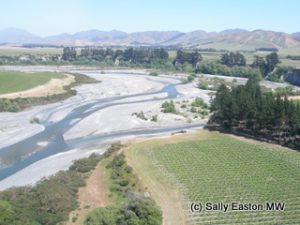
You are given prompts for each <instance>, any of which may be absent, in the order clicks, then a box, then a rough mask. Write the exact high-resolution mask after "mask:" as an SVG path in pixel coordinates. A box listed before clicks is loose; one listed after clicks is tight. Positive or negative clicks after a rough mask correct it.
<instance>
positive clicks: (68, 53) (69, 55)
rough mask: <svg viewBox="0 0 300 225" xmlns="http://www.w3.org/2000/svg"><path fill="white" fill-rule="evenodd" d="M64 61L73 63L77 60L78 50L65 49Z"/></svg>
mask: <svg viewBox="0 0 300 225" xmlns="http://www.w3.org/2000/svg"><path fill="white" fill-rule="evenodd" d="M62 58H63V60H66V61H72V60H75V59H76V49H75V48H73V47H65V48H64V49H63V55H62Z"/></svg>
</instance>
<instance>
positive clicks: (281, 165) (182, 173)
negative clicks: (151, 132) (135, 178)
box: [132, 132, 300, 225]
mask: <svg viewBox="0 0 300 225" xmlns="http://www.w3.org/2000/svg"><path fill="white" fill-rule="evenodd" d="M184 136H186V135H182V137H184ZM179 137H180V136H176V137H173V138H169V139H166V140H154V141H152V142H146V143H143V144H140V145H138V147H132V148H133V149H135V151H139V152H140V154H141V153H143V155H144V156H147V158H148V161H150V162H151V163H152V167H153V165H154V168H156V170H157V171H159V173H160V174H163V175H164V176H165V177H168V179H169V181H170V183H172V186H174V185H175V186H177V188H178V190H180V191H181V193H182V195H183V196H184V199H185V201H183V204H184V207H185V209H186V212H187V218H188V222H189V224H264V225H265V224H299V223H300V217H299V212H300V189H299V187H300V155H299V153H298V152H295V151H292V150H288V149H285V148H281V147H277V146H274V145H269V144H264V143H259V142H255V141H251V142H246V141H242V140H238V139H236V138H232V137H229V136H227V135H223V134H219V133H215V132H201V133H200V134H198V135H194V136H192V138H188V139H185V138H179ZM150 175H151V174H150ZM156 179H158V177H157V176H156ZM152 182H153V181H152ZM209 201H210V202H223V203H232V202H241V203H265V202H277V201H278V202H285V204H286V208H285V211H277V212H271V211H244V212H237V211H229V212H226V213H223V212H208V211H204V212H201V213H191V212H190V211H189V207H190V203H191V202H196V203H197V202H201V203H203V204H205V203H206V202H209Z"/></svg>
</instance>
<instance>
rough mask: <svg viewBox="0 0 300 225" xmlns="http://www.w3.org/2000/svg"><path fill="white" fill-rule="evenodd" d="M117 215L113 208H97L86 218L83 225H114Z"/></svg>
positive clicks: (115, 209)
mask: <svg viewBox="0 0 300 225" xmlns="http://www.w3.org/2000/svg"><path fill="white" fill-rule="evenodd" d="M118 214H119V210H118V209H117V208H115V207H105V208H98V209H96V210H94V211H93V212H92V213H90V214H89V215H88V216H87V218H86V219H85V221H84V225H116V224H117V217H118Z"/></svg>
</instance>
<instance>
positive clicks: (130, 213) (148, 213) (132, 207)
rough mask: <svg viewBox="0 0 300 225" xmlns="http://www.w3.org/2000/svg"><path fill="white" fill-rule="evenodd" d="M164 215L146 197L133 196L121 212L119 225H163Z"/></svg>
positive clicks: (118, 220)
mask: <svg viewBox="0 0 300 225" xmlns="http://www.w3.org/2000/svg"><path fill="white" fill-rule="evenodd" d="M161 223H162V213H161V211H160V210H159V209H158V208H157V206H156V205H155V203H154V202H153V201H152V200H150V199H147V198H145V197H141V196H137V195H131V196H130V197H129V202H128V203H127V204H126V205H125V206H124V207H123V208H122V209H121V210H120V214H119V216H118V219H117V224H122V225H134V224H136V225H161Z"/></svg>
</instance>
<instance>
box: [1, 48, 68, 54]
mask: <svg viewBox="0 0 300 225" xmlns="http://www.w3.org/2000/svg"><path fill="white" fill-rule="evenodd" d="M62 52H63V49H62V48H50V47H49V48H23V47H12V46H0V56H21V55H34V56H38V55H61V54H62Z"/></svg>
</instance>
